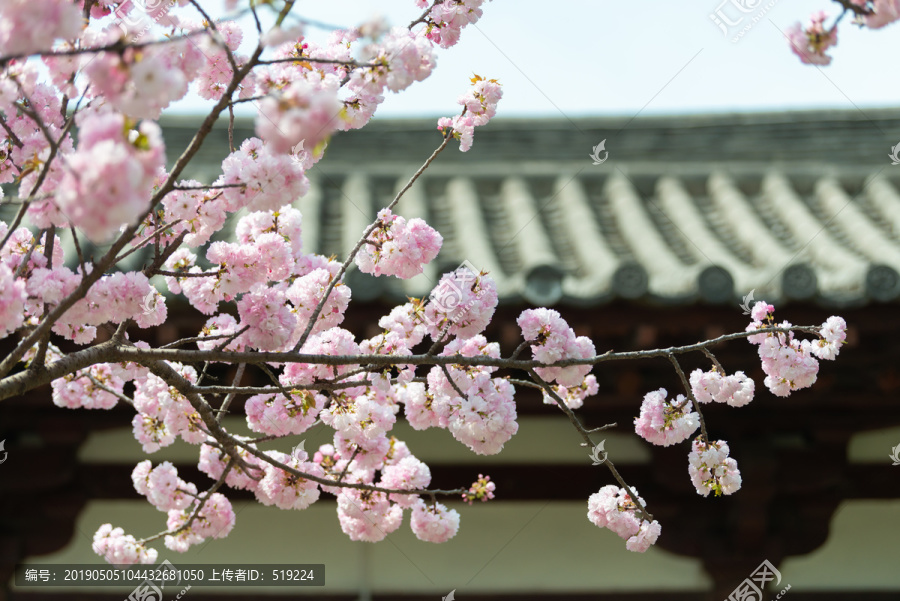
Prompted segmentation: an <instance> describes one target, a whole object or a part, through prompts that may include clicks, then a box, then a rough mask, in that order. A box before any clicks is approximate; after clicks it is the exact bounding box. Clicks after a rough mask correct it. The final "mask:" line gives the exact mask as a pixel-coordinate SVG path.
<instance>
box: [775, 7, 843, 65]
mask: <svg viewBox="0 0 900 601" xmlns="http://www.w3.org/2000/svg"><path fill="white" fill-rule="evenodd" d="M826 18H828V15H826V14H825V12H824V11H818V12H815V13H813V15H812V16H811V17H810V21H809V25H807V26H806V28H805V29H804V28H803V27H802V26H801V25H800V23H795V24H794V25H792V26H791V27H790V28H788V30H787V38H788V42H790V44H791V51H793V53H794V54H796V55H797V56H799V57H800V61H801V62H803V63H806V64H808V65H828V64H831V57H830V56H828V55H827V54H825V52H826V51H827V50H828V49H829V48H831V47H832V46H836V45H837V27H832V28H831V29H826V28H825V19H826Z"/></svg>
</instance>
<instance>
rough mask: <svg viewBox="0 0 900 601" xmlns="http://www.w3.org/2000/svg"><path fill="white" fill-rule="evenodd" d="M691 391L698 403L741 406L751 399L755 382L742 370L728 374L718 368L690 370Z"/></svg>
mask: <svg viewBox="0 0 900 601" xmlns="http://www.w3.org/2000/svg"><path fill="white" fill-rule="evenodd" d="M690 381H691V392H692V393H693V395H694V398H695V399H697V402H698V403H711V402H716V403H727V404H729V405H731V406H732V407H743V406H744V405H746V404H747V403H749V402H750V401H752V400H753V394H754V392H755V390H756V384H755V383H754V382H753V379H752V378H750V377H748V376H746V375H745V374H744V372H742V371H736V372H734V373H733V374H731V375H730V376H728V375H723V374H722V372H720V371H719V370H718V369H715V368H714V369H711V370H710V371H703V370H702V369H695V370H694V371H692V372H691V377H690Z"/></svg>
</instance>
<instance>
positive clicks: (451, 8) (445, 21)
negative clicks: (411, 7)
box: [417, 0, 484, 48]
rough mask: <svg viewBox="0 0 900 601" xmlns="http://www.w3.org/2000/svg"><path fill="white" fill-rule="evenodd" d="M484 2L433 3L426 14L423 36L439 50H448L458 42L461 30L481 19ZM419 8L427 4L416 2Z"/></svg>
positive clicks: (443, 1)
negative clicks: (437, 45)
mask: <svg viewBox="0 0 900 601" xmlns="http://www.w3.org/2000/svg"><path fill="white" fill-rule="evenodd" d="M483 3H484V0H442V1H440V2H435V3H434V5H433V7H432V9H431V10H430V11H429V12H428V25H427V27H426V28H425V31H424V35H425V36H426V37H428V39H430V40H431V41H433V42H435V43H436V44H439V45H440V46H441V48H450V47H451V46H454V45H455V44H456V43H457V42H458V41H459V35H460V32H461V31H462V29H463V28H464V27H465V26H467V25H469V24H470V23H475V22H476V21H478V19H480V18H481V15H482V11H481V5H482V4H483ZM417 4H418V5H419V6H420V7H421V8H425V6H427V5H428V3H427V2H426V3H421V2H417Z"/></svg>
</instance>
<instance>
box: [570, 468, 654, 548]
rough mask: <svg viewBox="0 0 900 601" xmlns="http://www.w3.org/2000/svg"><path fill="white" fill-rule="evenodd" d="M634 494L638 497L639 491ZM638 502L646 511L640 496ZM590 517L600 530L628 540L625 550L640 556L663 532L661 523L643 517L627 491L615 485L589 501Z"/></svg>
mask: <svg viewBox="0 0 900 601" xmlns="http://www.w3.org/2000/svg"><path fill="white" fill-rule="evenodd" d="M632 490H634V489H632ZM634 494H635V495H637V494H638V493H637V491H636V490H634ZM637 499H638V502H639V503H640V504H641V505H642V506H643V507H646V504H645V503H644V499H643V498H641V497H640V496H638V497H637ZM587 517H588V519H589V520H590V521H591V523H593V524H594V525H595V526H597V527H598V528H609V529H610V530H612V531H613V532H615V533H616V534H618V535H619V536H620V537H621V538H623V539H625V541H626V543H625V548H626V549H628V550H629V551H635V552H637V553H643V552H644V551H646V550H647V549H649V548H650V546H651V545H652V544H654V543H655V542H656V539H658V538H659V534H660V532H661V531H662V527H661V526H660V525H659V522H658V521H656V520H653V521H652V522H650V521H648V520H646V519H644V518H643V516H641V515H640V513H639V509H638V506H637V505H636V504H635V502H634V499H632V498H631V496H630V495H629V494H628V492H627V491H626V490H625V489H623V488H619V487H618V486H615V485H613V484H608V485H606V486H604V487H603V488H601V489H600V490H599V491H597V492H595V493H594V494H592V495H591V496H590V498H588V513H587Z"/></svg>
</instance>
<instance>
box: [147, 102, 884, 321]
mask: <svg viewBox="0 0 900 601" xmlns="http://www.w3.org/2000/svg"><path fill="white" fill-rule="evenodd" d="M164 127H165V130H166V131H165V135H166V140H167V143H168V146H169V156H170V157H174V156H177V152H180V148H179V145H181V147H182V148H183V146H184V145H186V144H187V140H188V138H187V136H188V135H189V132H190V129H189V128H191V127H192V128H194V129H195V128H196V120H182V119H170V120H169V121H166V122H164ZM891 131H893V132H897V131H900V112H898V111H868V112H867V113H863V112H861V111H851V112H835V111H826V112H823V111H816V112H800V113H778V114H771V113H766V114H752V115H701V116H690V117H686V116H671V117H646V118H645V117H638V118H635V119H628V118H603V119H577V120H567V119H553V120H548V119H528V120H506V121H504V120H496V121H493V122H491V123H490V124H489V125H488V126H487V127H484V128H481V129H479V130H478V131H477V132H476V134H475V144H474V146H473V148H472V150H471V151H470V152H468V153H460V152H459V151H458V149H457V147H456V143H455V142H452V143H451V145H450V147H449V148H447V149H446V150H445V151H444V152H443V154H442V155H440V156H439V157H438V158H437V159H436V160H435V161H434V163H433V164H432V165H431V166H430V167H429V169H428V170H427V171H426V172H425V174H424V175H423V176H422V177H421V178H420V179H419V181H418V182H417V183H416V185H415V186H414V187H413V188H412V189H411V190H410V191H409V192H408V193H407V194H406V195H405V196H404V197H403V199H402V200H401V201H400V204H399V205H398V207H397V210H396V211H395V212H397V213H399V214H402V215H403V216H405V217H407V218H412V217H422V218H424V219H425V220H426V221H427V222H428V223H429V224H431V225H432V226H433V227H435V228H436V229H437V230H438V231H439V232H440V233H441V235H442V236H443V238H444V245H443V248H442V250H441V253H440V255H439V256H438V259H437V260H436V261H434V262H433V263H432V264H431V265H429V266H428V268H426V271H425V273H424V274H423V275H421V276H418V277H416V278H413V279H411V280H407V281H400V280H397V279H395V278H373V277H370V276H364V275H363V274H359V273H350V274H348V283H349V284H350V285H351V287H352V288H353V292H354V297H356V298H358V299H361V300H375V299H377V298H385V299H386V300H397V299H402V298H403V297H404V296H417V297H421V296H425V295H427V294H428V292H429V291H430V290H431V289H432V287H433V286H434V285H435V283H436V282H437V280H438V279H439V277H440V274H441V273H443V272H444V271H447V270H449V269H452V268H455V267H456V266H458V265H459V264H461V263H462V262H464V261H468V262H469V263H470V264H471V265H474V266H475V268H477V269H480V270H485V271H488V272H490V274H491V276H492V277H493V278H494V279H495V280H496V282H497V285H498V290H499V293H500V297H501V300H502V301H503V302H522V301H527V302H531V303H535V304H540V305H545V306H552V305H556V304H567V305H579V306H596V305H602V304H604V303H607V302H609V301H612V300H614V299H616V298H624V299H630V300H640V301H647V302H653V303H664V304H688V303H694V302H705V303H715V304H718V303H732V302H734V301H735V300H737V301H740V299H741V297H742V296H743V295H745V294H747V293H748V292H750V291H751V290H754V291H755V298H756V299H761V298H765V299H766V300H767V301H769V302H784V301H785V300H804V301H812V302H817V303H820V304H825V305H837V306H841V305H859V304H865V303H867V302H869V301H872V300H875V301H889V300H893V299H895V298H897V297H898V295H900V275H898V272H900V169H898V170H896V171H894V170H893V165H892V164H891V159H890V158H889V157H888V154H889V153H890V152H891V147H892V146H893V145H894V144H896V143H897V141H896V140H893V141H892V140H891V139H889V138H888V137H887V133H886V132H891ZM251 135H253V132H252V123H251V122H249V121H238V122H237V123H236V130H235V139H236V140H241V139H243V138H244V137H246V136H251ZM212 136H213V137H212V138H211V139H210V140H208V141H207V143H205V144H204V148H203V149H202V151H201V153H200V154H199V155H198V157H197V159H198V160H197V161H196V162H195V164H194V165H192V166H191V168H190V170H189V172H188V175H189V176H190V177H194V178H196V179H199V180H201V181H206V182H209V181H212V179H214V178H215V176H216V173H217V171H218V167H219V163H218V162H219V161H220V160H221V158H222V157H224V156H225V154H226V153H227V138H226V137H225V131H224V130H219V129H217V131H215V132H213V134H212ZM601 140H605V149H606V150H607V151H608V152H609V155H608V159H607V160H606V161H604V162H603V163H602V164H599V165H595V164H594V161H592V159H591V158H590V157H589V154H590V153H591V150H592V148H593V147H594V146H596V145H597V144H598V143H599V142H600V141H601ZM439 143H440V136H439V133H438V132H437V131H436V130H435V121H434V120H430V119H428V120H423V119H416V120H407V121H375V122H373V123H371V124H370V125H369V126H367V127H366V128H364V129H363V130H360V131H353V132H342V133H339V134H336V135H335V136H334V137H333V139H332V141H331V143H330V145H329V147H328V149H327V150H326V156H325V158H324V159H323V160H322V161H321V162H320V163H319V164H318V165H316V166H315V167H314V168H313V169H311V170H310V172H309V173H308V175H309V177H310V180H311V183H312V186H311V191H310V193H309V194H308V195H307V196H306V197H304V198H303V199H301V200H300V201H299V202H298V203H297V205H296V206H298V207H299V208H300V209H301V211H302V212H303V214H304V224H303V229H304V249H305V250H308V251H313V252H319V253H323V254H328V255H331V254H335V255H338V256H339V257H340V256H345V254H346V252H347V251H348V250H349V249H350V248H352V247H353V245H354V244H355V243H356V242H357V240H358V238H359V236H360V234H361V232H362V231H363V229H364V228H365V227H366V225H368V224H369V223H371V221H372V220H373V219H374V217H375V214H376V212H377V210H378V209H379V208H381V207H383V206H385V205H387V204H388V203H389V202H390V200H391V199H392V198H393V196H394V194H395V193H396V191H397V190H398V189H399V188H400V187H401V186H402V185H403V184H405V183H406V181H407V180H408V179H409V177H410V176H411V175H412V174H413V173H414V172H415V171H416V169H417V168H418V167H419V166H420V165H421V164H422V163H423V162H424V161H425V159H427V158H428V156H429V155H430V154H431V152H432V151H433V150H434V148H436V147H437V146H438V144H439ZM173 151H174V152H173ZM599 156H600V157H601V158H602V157H604V156H605V155H604V154H603V152H602V151H601V152H600V153H599Z"/></svg>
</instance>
